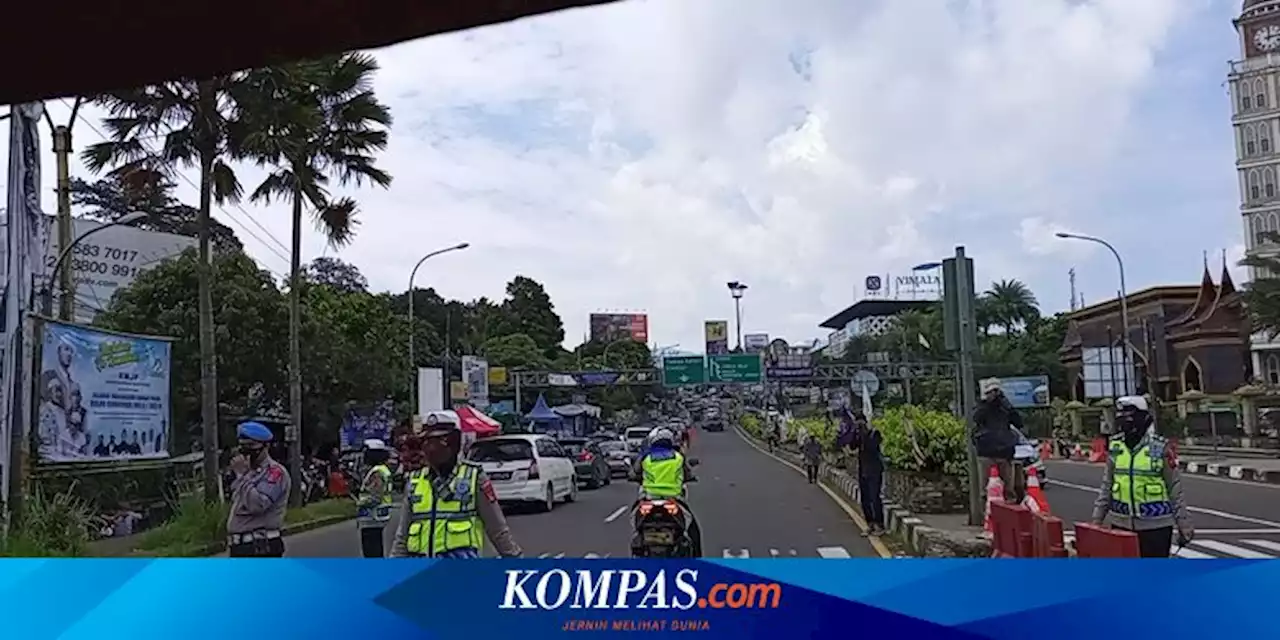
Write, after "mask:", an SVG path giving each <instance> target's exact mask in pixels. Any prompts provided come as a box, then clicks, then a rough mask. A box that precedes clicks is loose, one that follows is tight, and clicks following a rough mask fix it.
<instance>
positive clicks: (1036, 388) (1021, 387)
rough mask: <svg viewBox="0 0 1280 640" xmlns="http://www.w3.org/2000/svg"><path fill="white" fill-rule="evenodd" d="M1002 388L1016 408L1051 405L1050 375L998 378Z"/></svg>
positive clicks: (1005, 395)
mask: <svg viewBox="0 0 1280 640" xmlns="http://www.w3.org/2000/svg"><path fill="white" fill-rule="evenodd" d="M997 380H999V381H1000V390H1001V391H1003V392H1004V397H1006V398H1008V399H1009V404H1011V405H1013V406H1014V408H1016V409H1029V408H1031V407H1047V406H1049V376H1017V377H1012V378H997Z"/></svg>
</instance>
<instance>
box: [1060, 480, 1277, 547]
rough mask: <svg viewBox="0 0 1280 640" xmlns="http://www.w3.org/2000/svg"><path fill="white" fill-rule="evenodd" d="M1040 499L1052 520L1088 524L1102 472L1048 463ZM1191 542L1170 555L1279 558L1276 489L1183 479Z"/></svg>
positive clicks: (1270, 486)
mask: <svg viewBox="0 0 1280 640" xmlns="http://www.w3.org/2000/svg"><path fill="white" fill-rule="evenodd" d="M1046 464H1047V465H1048V468H1049V486H1048V488H1047V490H1046V491H1045V495H1046V496H1047V497H1048V499H1049V508H1050V510H1051V511H1052V513H1053V515H1055V516H1058V517H1060V518H1062V519H1063V520H1065V521H1067V522H1078V521H1084V522H1087V521H1088V520H1089V518H1090V516H1091V514H1092V511H1093V501H1094V498H1095V497H1096V496H1097V494H1098V487H1099V484H1100V483H1101V482H1102V466H1101V465H1097V464H1088V463H1083V462H1069V461H1062V460H1052V461H1047V462H1046ZM1182 486H1183V492H1184V495H1185V496H1186V498H1187V504H1188V506H1189V507H1190V509H1191V521H1192V524H1193V525H1194V526H1195V528H1196V539H1195V540H1193V541H1192V542H1191V544H1189V545H1187V547H1186V548H1184V549H1181V550H1175V554H1176V555H1178V556H1179V557H1183V558H1197V559H1199V558H1277V557H1280V487H1277V486H1273V485H1264V484H1257V483H1250V482H1243V481H1238V480H1228V479H1224V478H1210V477H1203V476H1194V475H1190V474H1183V476H1182Z"/></svg>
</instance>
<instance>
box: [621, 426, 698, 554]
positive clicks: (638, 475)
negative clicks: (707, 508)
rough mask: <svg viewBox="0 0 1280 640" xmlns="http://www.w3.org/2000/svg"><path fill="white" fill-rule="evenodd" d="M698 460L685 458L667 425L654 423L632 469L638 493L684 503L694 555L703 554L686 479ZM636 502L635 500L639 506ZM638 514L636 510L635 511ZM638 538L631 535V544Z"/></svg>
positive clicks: (635, 543)
mask: <svg viewBox="0 0 1280 640" xmlns="http://www.w3.org/2000/svg"><path fill="white" fill-rule="evenodd" d="M695 464H697V462H696V461H695V460H693V459H690V458H685V457H684V454H683V453H681V452H680V449H679V448H678V447H677V446H676V442H675V434H673V433H671V430H670V429H667V428H666V427H657V428H655V429H654V430H653V431H650V432H649V437H648V446H647V447H646V449H645V450H644V452H643V453H642V455H641V456H640V458H638V459H637V460H636V461H635V463H634V465H633V466H632V469H631V477H632V479H633V480H639V481H640V496H641V497H642V498H644V497H651V498H660V499H666V500H675V501H676V502H679V503H680V504H681V505H682V506H683V507H684V512H685V515H687V516H688V526H687V528H686V530H685V533H686V534H687V535H688V536H689V543H690V545H691V546H692V547H693V549H692V551H693V555H694V556H696V557H701V556H702V528H701V527H699V526H698V518H697V517H696V516H695V515H694V513H693V509H690V508H689V502H688V499H687V494H686V492H685V483H686V482H689V481H692V480H693V479H694V476H693V465H695ZM638 504H639V503H637V506H638ZM637 515H638V512H637ZM639 543H640V541H639V539H637V538H633V539H632V546H633V547H635V546H637V545H639Z"/></svg>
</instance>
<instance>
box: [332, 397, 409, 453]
mask: <svg viewBox="0 0 1280 640" xmlns="http://www.w3.org/2000/svg"><path fill="white" fill-rule="evenodd" d="M395 426H396V416H395V405H394V404H393V403H391V402H384V403H382V404H380V405H378V406H377V407H375V408H374V409H373V410H372V411H356V410H355V409H352V410H350V411H347V415H345V416H343V418H342V427H341V428H340V429H339V435H340V437H341V440H342V447H343V448H344V449H359V448H361V447H363V446H364V441H365V440H382V441H383V442H386V443H390V442H391V431H392V429H394V428H395Z"/></svg>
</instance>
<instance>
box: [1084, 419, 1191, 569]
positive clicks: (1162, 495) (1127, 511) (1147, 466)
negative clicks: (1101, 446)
mask: <svg viewBox="0 0 1280 640" xmlns="http://www.w3.org/2000/svg"><path fill="white" fill-rule="evenodd" d="M1116 423H1117V426H1118V427H1119V429H1120V432H1119V433H1117V434H1116V435H1114V436H1111V439H1110V442H1109V443H1108V448H1107V462H1106V467H1105V469H1104V470H1103V472H1102V485H1101V487H1100V490H1099V492H1098V499H1097V501H1096V502H1095V503H1094V505H1093V523H1094V524H1103V523H1106V524H1109V525H1111V526H1112V527H1115V528H1117V529H1124V530H1126V531H1132V532H1134V533H1135V534H1137V536H1138V554H1139V555H1140V556H1142V557H1143V558H1168V557H1169V554H1170V551H1171V550H1172V547H1173V542H1174V534H1175V533H1177V542H1178V546H1185V545H1186V544H1187V543H1188V542H1190V541H1191V540H1192V538H1194V537H1195V528H1194V527H1192V525H1191V517H1190V514H1189V513H1188V510H1187V503H1186V499H1185V498H1184V497H1183V494H1182V479H1181V474H1180V473H1179V472H1178V461H1177V458H1176V457H1175V456H1174V453H1173V451H1172V450H1171V449H1170V448H1169V441H1168V440H1165V439H1164V438H1163V437H1161V436H1159V435H1157V434H1156V433H1155V430H1154V429H1152V428H1151V427H1152V424H1153V423H1154V420H1153V419H1152V416H1151V411H1150V409H1149V408H1148V406H1147V399H1146V398H1144V397H1142V396H1126V397H1123V398H1120V399H1118V400H1116Z"/></svg>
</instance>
